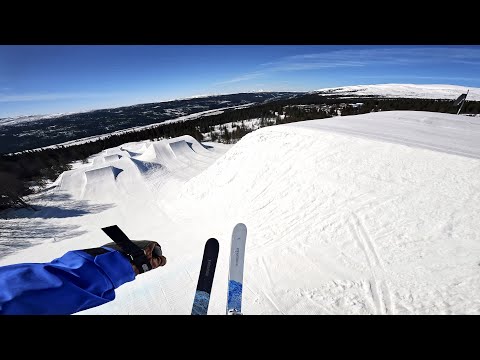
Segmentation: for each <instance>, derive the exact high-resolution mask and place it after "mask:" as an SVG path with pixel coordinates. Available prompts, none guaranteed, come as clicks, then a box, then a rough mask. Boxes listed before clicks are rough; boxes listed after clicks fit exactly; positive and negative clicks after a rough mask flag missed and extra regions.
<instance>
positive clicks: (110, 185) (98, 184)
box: [83, 166, 123, 199]
mask: <svg viewBox="0 0 480 360" xmlns="http://www.w3.org/2000/svg"><path fill="white" fill-rule="evenodd" d="M122 171H123V170H122V169H119V168H117V167H114V166H105V167H101V168H98V169H94V170H87V171H85V188H84V193H83V198H84V199H88V198H92V199H98V198H100V197H103V195H105V194H107V193H109V192H111V191H112V190H113V189H115V188H116V179H117V176H118V175H119V174H120V173H121V172H122Z"/></svg>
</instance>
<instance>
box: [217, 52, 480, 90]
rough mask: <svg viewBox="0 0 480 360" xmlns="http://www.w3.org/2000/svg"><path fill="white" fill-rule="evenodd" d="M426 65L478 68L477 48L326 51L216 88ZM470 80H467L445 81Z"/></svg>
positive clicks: (261, 67)
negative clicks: (293, 75)
mask: <svg viewBox="0 0 480 360" xmlns="http://www.w3.org/2000/svg"><path fill="white" fill-rule="evenodd" d="M422 64H423V65H427V64H459V65H460V64H468V65H473V66H475V65H478V66H480V47H478V48H466V47H428V46H425V47H386V48H385V47H372V48H358V49H355V48H351V49H343V50H330V51H324V52H318V53H309V54H298V55H293V56H286V57H283V58H280V59H278V60H276V61H272V62H268V63H263V64H259V65H258V67H259V70H257V71H255V72H251V73H248V74H245V75H240V76H237V77H236V78H234V79H231V80H227V81H223V82H221V83H218V84H229V83H234V82H240V81H246V80H250V79H253V78H255V77H258V76H260V75H267V74H269V73H274V72H288V71H289V72H291V71H308V70H319V69H332V68H354V67H357V68H359V67H373V66H380V65H384V66H388V65H390V66H400V67H404V68H406V67H408V66H410V65H422ZM444 79H452V80H470V79H468V78H463V79H460V78H457V79H454V78H448V77H445V78H444Z"/></svg>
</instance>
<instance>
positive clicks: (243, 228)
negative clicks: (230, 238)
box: [234, 223, 247, 232]
mask: <svg viewBox="0 0 480 360" xmlns="http://www.w3.org/2000/svg"><path fill="white" fill-rule="evenodd" d="M234 229H236V230H242V231H245V232H246V231H247V225H245V224H244V223H238V224H237V225H235V228H234Z"/></svg>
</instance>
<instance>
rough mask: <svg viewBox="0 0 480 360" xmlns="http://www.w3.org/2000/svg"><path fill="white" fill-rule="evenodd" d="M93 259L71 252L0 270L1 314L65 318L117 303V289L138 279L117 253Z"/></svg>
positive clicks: (92, 257)
mask: <svg viewBox="0 0 480 360" xmlns="http://www.w3.org/2000/svg"><path fill="white" fill-rule="evenodd" d="M104 249H106V250H108V251H107V252H106V253H104V254H100V255H97V256H95V257H94V256H92V255H90V254H87V253H86V252H84V251H82V250H76V251H69V252H67V253H66V254H65V255H63V256H62V257H60V258H57V259H54V260H53V261H51V262H49V263H25V264H16V265H8V266H4V267H0V314H2V315H7V314H12V315H14V314H25V315H26V314H29V315H40V314H42V315H66V314H73V313H76V312H78V311H81V310H85V309H89V308H92V307H95V306H98V305H102V304H105V303H107V302H109V301H112V300H113V299H115V289H116V288H118V287H119V286H120V285H122V284H124V283H126V282H129V281H132V280H134V279H135V272H134V271H133V268H132V266H131V264H130V262H129V261H128V259H126V258H125V257H124V256H123V255H122V254H120V253H119V252H118V251H114V250H112V249H108V248H104Z"/></svg>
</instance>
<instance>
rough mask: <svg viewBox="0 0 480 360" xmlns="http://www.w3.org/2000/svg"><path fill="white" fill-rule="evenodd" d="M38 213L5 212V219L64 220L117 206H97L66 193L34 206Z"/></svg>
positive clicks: (22, 210) (21, 210)
mask: <svg viewBox="0 0 480 360" xmlns="http://www.w3.org/2000/svg"><path fill="white" fill-rule="evenodd" d="M32 205H33V206H34V207H35V209H36V211H33V210H31V209H15V210H9V211H5V212H4V213H3V214H2V215H3V216H2V217H3V218H4V219H7V220H8V219H23V218H29V219H35V218H41V219H64V218H70V217H79V216H83V215H87V214H98V213H100V212H102V211H105V210H108V209H110V208H112V207H114V206H115V204H95V203H91V202H90V201H88V200H77V199H72V197H71V196H70V195H68V194H66V193H56V194H51V195H50V196H49V197H48V198H46V199H44V202H43V204H42V203H33V204H32Z"/></svg>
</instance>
